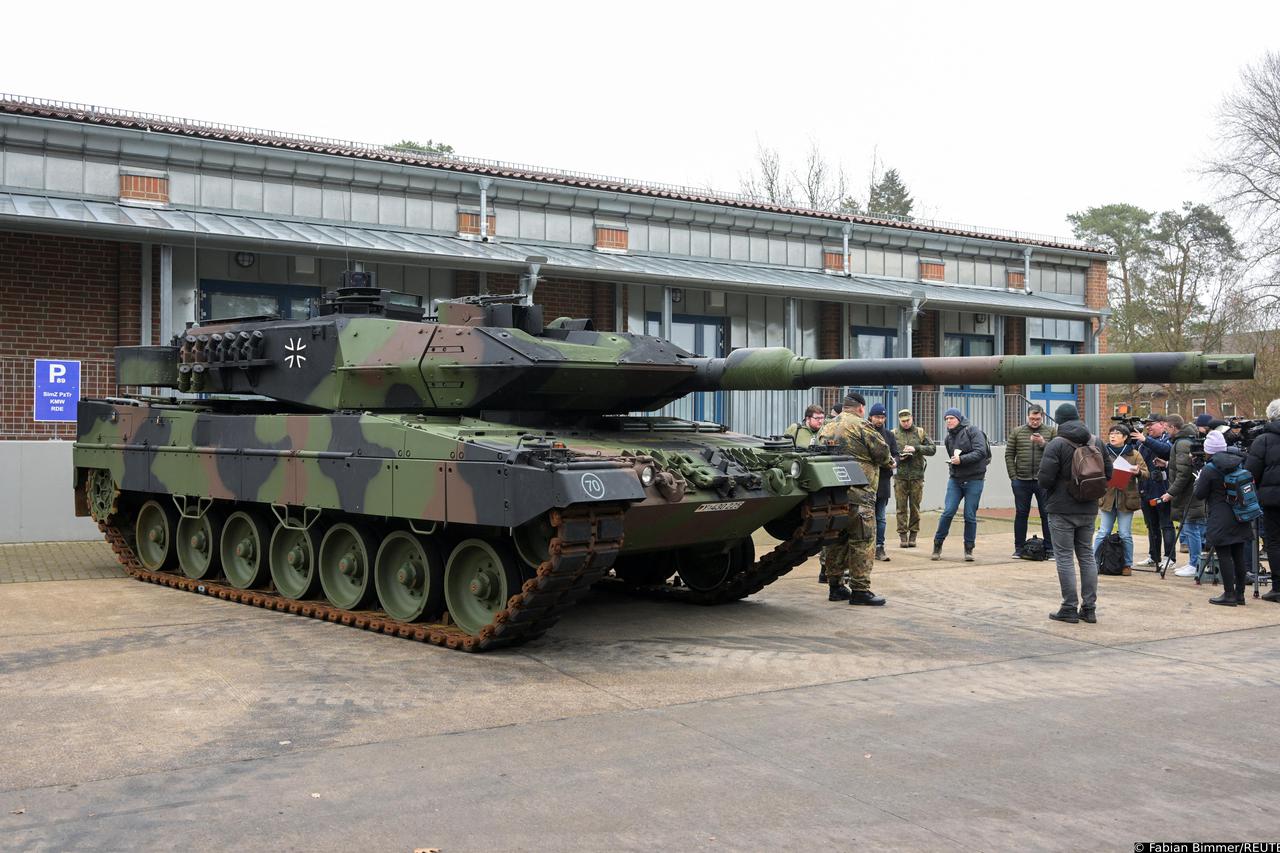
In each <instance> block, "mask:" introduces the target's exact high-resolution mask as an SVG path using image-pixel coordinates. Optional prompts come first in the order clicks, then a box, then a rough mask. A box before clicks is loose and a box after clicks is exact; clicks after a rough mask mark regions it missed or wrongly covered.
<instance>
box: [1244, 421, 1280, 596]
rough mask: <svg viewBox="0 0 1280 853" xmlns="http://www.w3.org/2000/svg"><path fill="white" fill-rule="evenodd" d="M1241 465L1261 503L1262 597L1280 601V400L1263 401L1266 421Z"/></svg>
mask: <svg viewBox="0 0 1280 853" xmlns="http://www.w3.org/2000/svg"><path fill="white" fill-rule="evenodd" d="M1244 464H1245V467H1247V468H1248V469H1249V473H1250V474H1252V475H1253V481H1254V484H1255V486H1254V488H1256V489H1257V492H1258V503H1259V504H1260V505H1261V506H1262V534H1263V538H1264V540H1265V541H1266V545H1267V564H1268V565H1269V566H1270V567H1271V591H1270V592H1267V593H1264V594H1263V596H1262V599H1263V600H1264V601H1272V602H1280V585H1277V584H1276V567H1277V566H1280V400H1272V401H1271V402H1270V403H1268V404H1267V424H1266V426H1265V427H1263V430H1262V434H1261V435H1259V436H1258V437H1257V438H1255V439H1254V440H1253V444H1251V445H1249V455H1248V457H1247V458H1246V459H1245V463H1244Z"/></svg>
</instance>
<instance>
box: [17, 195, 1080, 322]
mask: <svg viewBox="0 0 1280 853" xmlns="http://www.w3.org/2000/svg"><path fill="white" fill-rule="evenodd" d="M0 224H3V225H10V226H18V227H26V228H32V227H38V228H40V229H41V230H52V231H74V232H75V233H76V234H81V235H85V236H95V237H103V238H116V239H121V238H123V239H129V240H139V241H146V240H153V241H155V242H165V243H170V244H183V245H188V244H189V245H193V246H195V247H217V248H227V249H245V248H253V247H261V249H262V250H263V251H270V252H277V253H297V254H310V253H327V254H332V253H336V252H342V251H346V250H353V251H357V252H359V254H360V257H361V258H362V259H367V260H376V259H384V260H386V261H389V262H398V263H404V262H406V261H410V262H412V261H417V262H422V261H424V260H426V259H430V258H437V259H439V260H440V262H441V263H442V264H445V263H447V264H448V265H449V266H451V267H460V268H470V269H477V270H491V271H504V272H520V271H523V270H524V269H525V268H526V267H527V264H528V258H530V257H534V256H541V257H545V258H546V261H544V262H542V270H543V274H544V275H558V276H564V277H571V278H588V279H603V280H607V281H635V282H641V283H653V282H654V281H655V280H656V281H660V282H661V283H664V284H671V285H677V286H689V287H710V288H715V289H724V290H736V291H748V290H749V291H751V292H754V293H760V292H771V293H775V294H779V295H787V296H797V297H810V298H817V299H829V300H835V301H851V300H852V299H856V300H857V301H859V302H869V303H878V304H882V305H909V304H910V303H911V301H912V300H913V299H914V298H921V297H923V299H924V301H925V302H926V303H927V304H930V305H933V306H937V307H945V308H948V309H950V310H963V311H978V312H988V311H992V312H994V311H998V312H1000V313H1004V314H1016V315H1022V316H1033V317H1063V318H1081V317H1091V316H1096V315H1097V314H1098V313H1099V312H1098V311H1096V310H1093V309H1090V308H1086V307H1085V306H1083V305H1079V304H1075V303H1070V302H1065V301H1062V300H1059V299H1054V298H1051V297H1048V296H1041V295H1036V294H1026V293H1022V292H1020V291H1007V290H1004V289H1002V288H998V287H970V286H965V285H956V284H942V283H929V282H920V281H914V280H908V279H897V278H886V277H880V276H869V275H856V276H844V275H833V274H831V273H825V272H820V271H818V270H811V269H802V268H796V267H777V266H767V265H764V264H752V263H743V262H726V261H717V260H711V259H695V258H684V257H671V256H666V255H651V254H642V253H627V254H614V253H606V252H598V251H595V250H594V249H587V248H569V247H564V246H558V245H552V244H547V243H537V242H529V241H521V240H510V239H503V240H500V241H497V240H495V241H490V242H481V241H479V240H468V239H465V238H462V237H456V236H442V235H439V234H430V233H425V232H420V231H412V230H408V229H403V228H387V227H368V226H353V225H334V224H331V223H324V222H307V221H303V220H296V219H282V218H278V217H269V216H248V215H243V214H234V213H221V212H211V211H202V210H195V211H192V210H175V209H172V208H166V207H155V206H149V205H143V204H129V203H125V202H119V201H115V202H112V201H99V200H93V199H78V198H62V197H55V196H48V195H29V194H24V193H12V192H0Z"/></svg>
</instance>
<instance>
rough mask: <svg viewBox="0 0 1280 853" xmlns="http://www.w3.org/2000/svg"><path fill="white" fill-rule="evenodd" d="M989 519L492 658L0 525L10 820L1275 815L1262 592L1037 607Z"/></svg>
mask: <svg viewBox="0 0 1280 853" xmlns="http://www.w3.org/2000/svg"><path fill="white" fill-rule="evenodd" d="M926 530H927V531H929V532H931V531H932V521H930V522H929V523H927V524H926ZM1009 530H1010V526H1009V524H1008V523H1007V522H1001V521H991V520H987V521H984V522H983V525H982V534H981V536H980V538H979V545H978V555H979V559H978V561H977V562H975V563H964V562H961V561H960V559H959V558H960V543H959V539H958V537H957V536H954V535H953V537H952V541H951V542H950V543H949V544H948V549H947V553H946V557H947V559H945V560H943V561H942V562H939V563H933V562H930V561H929V560H928V548H927V542H924V541H923V540H922V544H925V545H926V547H922V548H918V549H915V550H913V551H904V550H901V549H898V548H897V547H891V548H890V554H891V556H892V558H893V559H892V562H890V563H887V564H886V563H879V564H877V567H876V573H875V579H874V580H875V582H874V586H875V589H876V590H877V591H878V592H881V593H883V594H885V595H886V596H888V598H889V604H888V606H886V607H883V608H858V607H849V606H847V605H843V604H829V603H828V602H827V601H826V600H825V593H824V591H823V588H822V587H820V586H819V585H818V584H817V583H816V582H815V576H816V573H817V561H816V560H811V561H809V563H807V564H806V565H805V566H803V567H801V568H800V569H798V570H797V571H795V572H793V573H792V574H791V575H788V576H787V577H786V578H784V579H782V580H781V581H779V582H778V583H776V584H774V585H773V586H771V587H769V588H768V589H766V590H765V591H764V592H762V593H761V594H759V595H757V596H754V597H752V598H751V599H748V600H747V601H745V602H741V603H737V604H734V605H729V606H724V607H716V608H699V607H692V606H682V605H676V604H671V603H662V602H653V601H641V600H634V599H630V598H627V597H624V596H620V595H617V594H612V593H606V592H601V593H598V594H594V595H592V596H591V597H590V598H588V599H587V600H586V601H584V602H583V604H582V605H580V606H579V607H578V608H577V609H576V610H575V611H574V612H573V613H572V614H571V615H570V616H568V617H567V618H565V619H564V620H563V621H562V622H561V623H560V624H559V625H558V626H557V627H556V629H554V630H553V631H552V632H551V633H550V634H549V635H547V636H546V637H545V638H543V639H542V640H539V641H537V642H535V643H532V644H529V645H527V646H525V647H522V648H520V649H517V650H512V651H506V652H499V653H495V654H489V655H482V656H470V655H465V654H461V653H457V652H449V651H446V650H442V649H437V648H434V647H430V646H425V645H420V644H416V643H411V642H407V641H405V640H399V639H394V638H390V637H385V636H381V635H375V634H371V633H367V632H363V631H358V630H354V629H351V628H345V627H341V626H338V625H333V624H328V623H320V622H315V621H312V620H307V619H302V618H297V617H289V616H285V615H283V614H279V613H272V612H267V611H262V610H258V609H255V608H249V607H244V606H241V605H236V604H231V603H228V602H224V601H219V600H215V599H210V598H206V597H201V596H196V595H191V594H189V593H181V592H176V591H173V590H169V589H164V588H161V587H157V586H153V585H148V584H141V583H137V582H135V581H132V580H129V579H127V578H123V577H121V576H120V574H119V572H118V570H117V569H115V568H114V566H113V564H112V559H111V556H110V554H109V552H108V551H107V549H106V547H105V546H102V545H98V544H93V543H88V544H85V543H71V544H50V545H29V546H22V545H15V546H0V755H3V756H4V758H3V760H2V761H0V838H2V839H4V841H3V843H0V846H3V847H5V848H6V849H9V848H16V849H49V850H64V849H78V848H84V849H94V850H125V849H128V850H161V849H163V850H170V849H174V848H177V847H184V848H204V849H244V850H257V849H264V848H270V849H303V848H305V849H309V850H329V849H344V850H345V849H353V848H360V849H368V850H403V851H410V850H414V849H417V848H439V849H440V850H441V851H443V853H453V852H454V851H466V850H494V849H497V850H534V849H538V850H592V851H594V850H609V849H628V850H632V849H634V850H653V849H671V850H683V849H692V850H759V849H786V850H812V849H820V848H834V849H858V848H866V847H875V848H881V847H889V848H897V849H923V850H938V849H944V850H949V849H963V850H977V849H981V850H993V849H1026V848H1028V847H1034V848H1049V849H1081V848H1084V849H1114V850H1119V849H1133V843H1134V842H1136V841H1140V840H1196V839H1198V840H1232V839H1238V840H1249V839H1252V840H1259V839H1274V837H1275V836H1276V827H1277V826H1280V814H1278V812H1277V809H1280V738H1278V737H1277V734H1276V733H1277V719H1276V713H1277V711H1276V709H1277V707H1280V691H1278V690H1277V688H1278V687H1280V659H1278V658H1277V655H1276V647H1277V645H1278V644H1280V605H1274V604H1268V603H1265V602H1260V601H1256V600H1254V599H1252V598H1250V599H1249V603H1248V606H1246V607H1244V608H1235V609H1229V608H1216V607H1211V606H1209V605H1208V604H1207V603H1206V599H1207V598H1208V597H1209V596H1210V595H1212V594H1214V590H1212V589H1210V588H1208V587H1204V588H1197V587H1196V586H1195V585H1194V583H1193V582H1192V581H1190V580H1187V579H1182V578H1174V577H1172V576H1169V577H1168V578H1165V579H1163V580H1162V579H1160V578H1159V577H1157V576H1155V575H1152V574H1144V573H1138V574H1135V575H1134V576H1133V577H1128V578H1120V577H1114V578H1112V577H1107V578H1103V579H1102V585H1101V595H1100V601H1099V609H1098V616H1099V623H1098V624H1097V625H1086V624H1080V625H1063V624H1058V623H1054V622H1051V621H1049V620H1048V619H1047V614H1048V613H1049V611H1050V610H1052V609H1054V607H1055V606H1056V604H1057V597H1056V591H1057V584H1056V579H1055V575H1054V571H1053V568H1052V565H1051V564H1049V563H1027V562H1019V561H1009V560H1008V559H1007V554H1008V552H1009V550H1010V544H1011V543H1010V534H1009ZM891 531H892V526H891ZM956 532H957V533H958V531H956ZM927 536H928V533H926V538H927ZM764 541H765V540H764V539H763V538H762V539H761V543H762V544H763V543H764ZM891 542H892V535H891Z"/></svg>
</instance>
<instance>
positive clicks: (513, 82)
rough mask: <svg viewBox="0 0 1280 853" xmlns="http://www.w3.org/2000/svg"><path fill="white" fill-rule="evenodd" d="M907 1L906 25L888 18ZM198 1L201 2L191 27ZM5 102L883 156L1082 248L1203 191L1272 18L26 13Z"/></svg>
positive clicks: (464, 149)
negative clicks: (1082, 234)
mask: <svg viewBox="0 0 1280 853" xmlns="http://www.w3.org/2000/svg"><path fill="white" fill-rule="evenodd" d="M890 5H894V6H895V7H894V8H887V7H888V6H890ZM188 10H190V11H188ZM4 17H5V30H6V32H7V33H8V35H9V37H8V38H6V40H5V47H4V50H3V51H2V52H0V90H3V91H6V92H9V93H13V94H21V95H31V96H36V97H43V98H54V99H61V100H69V101H80V102H86V103H92V104H97V105H102V106H111V107H120V108H126V109H131V110H138V111H142V112H155V113H166V114H172V115H179V116H184V117H189V118H197V119H203V120H207V121H217V122H224V123H229V124H241V125H249V126H256V127H265V128H269V129H273V130H285V131H294V132H299V133H306V134H312V135H320V136H337V137H342V138H347V139H355V140H358V141H366V142H395V141H397V140H399V139H402V138H405V137H408V138H412V139H417V140H420V141H424V140H426V139H427V138H432V139H436V140H444V141H447V142H449V143H450V144H452V145H453V146H454V147H455V148H456V149H457V151H458V152H459V153H460V154H466V155H470V156H476V157H484V158H490V159H501V160H509V161H516V162H522V163H529V164H535V165H542V166H552V167H557V168H563V169H571V170H575V171H587V172H598V173H603V174H609V175H616V176H623V177H631V178H642V179H646V180H651V181H659V182H663V183H675V184H688V185H693V186H700V187H705V186H712V187H715V188H718V189H722V190H731V191H736V190H737V189H738V188H739V185H740V181H741V177H742V175H743V174H744V173H746V172H747V171H748V170H749V169H750V168H751V166H752V162H753V160H754V157H755V152H756V148H757V144H758V143H763V144H765V145H769V146H774V147H777V148H779V149H780V150H781V151H782V152H783V154H784V156H787V157H789V158H790V159H792V160H793V161H795V163H796V164H797V166H798V165H799V162H800V160H801V159H802V158H803V156H804V153H805V151H806V150H807V149H808V147H809V143H810V140H812V141H814V142H816V143H817V144H818V145H819V146H820V147H821V148H822V149H823V150H824V151H825V152H827V154H828V155H829V156H830V158H831V159H832V160H838V161H841V162H843V164H844V166H845V168H846V170H847V171H848V173H849V175H850V177H851V179H852V180H854V181H855V182H857V183H858V184H862V183H864V182H865V180H866V175H867V172H868V170H869V166H870V163H871V158H872V152H873V150H874V151H878V153H879V156H880V158H881V160H882V161H883V163H884V164H885V165H886V166H891V167H895V168H897V169H898V170H899V171H900V173H901V174H902V175H903V177H904V179H905V180H906V182H907V185H908V187H909V188H910V189H911V190H912V192H913V194H914V196H915V198H916V200H917V213H919V214H921V215H924V216H929V217H932V218H937V219H944V220H950V221H954V222H960V223H966V224H972V225H986V226H992V227H999V228H1009V229H1017V230H1023V231H1032V232H1041V233H1046V234H1056V235H1063V236H1066V235H1069V233H1070V228H1069V226H1068V225H1067V223H1066V220H1065V216H1066V214H1068V213H1070V212H1072V211H1075V210H1080V209H1083V208H1085V207H1088V206H1090V205H1096V204H1105V203H1108V202H1115V201H1126V202H1131V203H1134V204H1138V205H1142V206H1144V207H1148V208H1152V209H1165V208H1169V207H1173V206H1176V205H1177V204H1178V203H1179V202H1181V201H1182V200H1187V199H1194V200H1209V199H1210V198H1211V196H1212V188H1211V187H1209V186H1207V185H1205V184H1204V183H1203V182H1202V181H1201V180H1200V179H1199V178H1198V177H1197V174H1196V169H1197V167H1198V165H1199V164H1200V163H1201V162H1202V159H1203V157H1204V156H1205V154H1206V153H1208V152H1209V151H1211V148H1212V140H1213V132H1214V113H1215V110H1216V108H1217V105H1218V103H1219V102H1220V101H1221V98H1222V96H1223V95H1224V94H1225V93H1226V92H1228V91H1230V89H1231V88H1232V87H1233V86H1234V85H1235V82H1236V80H1237V78H1238V75H1239V71H1240V68H1241V66H1242V65H1244V64H1246V63H1249V62H1253V61H1256V59H1257V58H1258V57H1259V56H1260V55H1261V54H1262V53H1263V52H1264V51H1266V50H1268V49H1272V50H1276V49H1280V3H1275V2H1271V3H1218V4H1212V3H1203V2H1201V3H1172V2H1165V3H1126V2H1114V0H1113V2H1109V3H1087V2H1072V3H1063V4H1058V5H1056V6H1053V5H1050V4H1034V3H1025V2H1023V3H964V4H962V3H913V4H877V5H875V6H873V5H872V4H869V3H864V4H852V3H838V4H825V3H814V2H809V3H796V2H790V3H783V2H773V3H744V2H735V3H723V4H712V3H699V2H691V0H685V2H680V3H660V2H642V3H615V4H603V3H599V2H592V3H554V2H540V3H528V2H525V3H503V2H497V0H489V2H484V3H474V2H473V3H469V4H465V5H464V4H457V5H454V6H447V7H446V6H444V5H442V4H436V3H422V2H420V3H414V4H403V5H400V4H396V5H392V4H377V3H363V4H360V3H347V4H343V5H339V6H333V7H328V6H322V5H320V4H302V3H295V4H291V5H289V6H288V7H284V6H280V7H277V5H276V4H269V3H251V4H239V3H219V4H177V3H163V4H155V5H150V4H129V3H118V4H94V5H91V6H85V7H84V8H81V9H76V8H75V7H74V6H73V5H68V4H51V3H45V4H21V5H18V4H10V8H7V9H6V11H5V16H4Z"/></svg>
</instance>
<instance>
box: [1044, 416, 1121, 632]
mask: <svg viewBox="0 0 1280 853" xmlns="http://www.w3.org/2000/svg"><path fill="white" fill-rule="evenodd" d="M1053 419H1054V420H1055V421H1057V422H1058V436H1057V438H1055V439H1053V441H1051V442H1049V446H1048V447H1046V448H1045V449H1044V456H1043V457H1042V458H1041V459H1040V471H1039V473H1038V474H1037V476H1036V479H1037V480H1039V482H1040V487H1041V488H1042V489H1044V490H1045V493H1046V494H1047V495H1048V500H1047V501H1046V502H1045V503H1046V508H1047V509H1048V512H1049V530H1050V532H1051V533H1053V542H1054V547H1053V556H1054V560H1055V561H1056V562H1057V564H1058V586H1059V587H1060V588H1061V589H1062V605H1061V606H1060V607H1059V608H1058V611H1057V612H1056V613H1050V614H1049V618H1050V619H1056V620H1058V621H1059V622H1079V621H1080V620H1081V619H1083V620H1084V621H1086V622H1097V621H1098V617H1097V615H1096V611H1095V608H1096V607H1097V601H1098V561H1097V560H1096V559H1095V558H1094V555H1093V526H1094V523H1095V522H1096V521H1097V518H1098V502H1097V500H1086V501H1082V500H1077V499H1076V497H1075V495H1073V494H1071V491H1070V490H1069V489H1068V488H1067V484H1068V483H1069V482H1071V470H1072V459H1073V457H1074V456H1075V453H1076V448H1078V447H1081V446H1083V445H1085V444H1088V443H1089V442H1091V441H1092V442H1094V443H1095V444H1096V445H1097V447H1098V452H1099V453H1101V454H1102V461H1103V465H1104V467H1105V471H1106V478H1107V479H1108V480H1110V479H1111V455H1110V454H1109V453H1107V449H1106V447H1105V446H1104V445H1103V443H1102V439H1100V438H1098V437H1097V436H1094V435H1092V434H1090V432H1089V430H1088V428H1087V427H1086V426H1085V425H1084V423H1083V422H1081V420H1080V412H1079V411H1078V410H1077V409H1076V407H1075V406H1073V405H1071V404H1070V403H1063V404H1062V405H1061V406H1059V407H1058V409H1057V411H1055V412H1054V414H1053ZM1073 553H1074V554H1075V557H1076V560H1077V561H1078V562H1079V563H1080V591H1079V595H1077V593H1076V572H1075V566H1073V565H1072V563H1071V556H1072V554H1073ZM1077 604H1079V609H1077V607H1076V606H1077Z"/></svg>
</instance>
